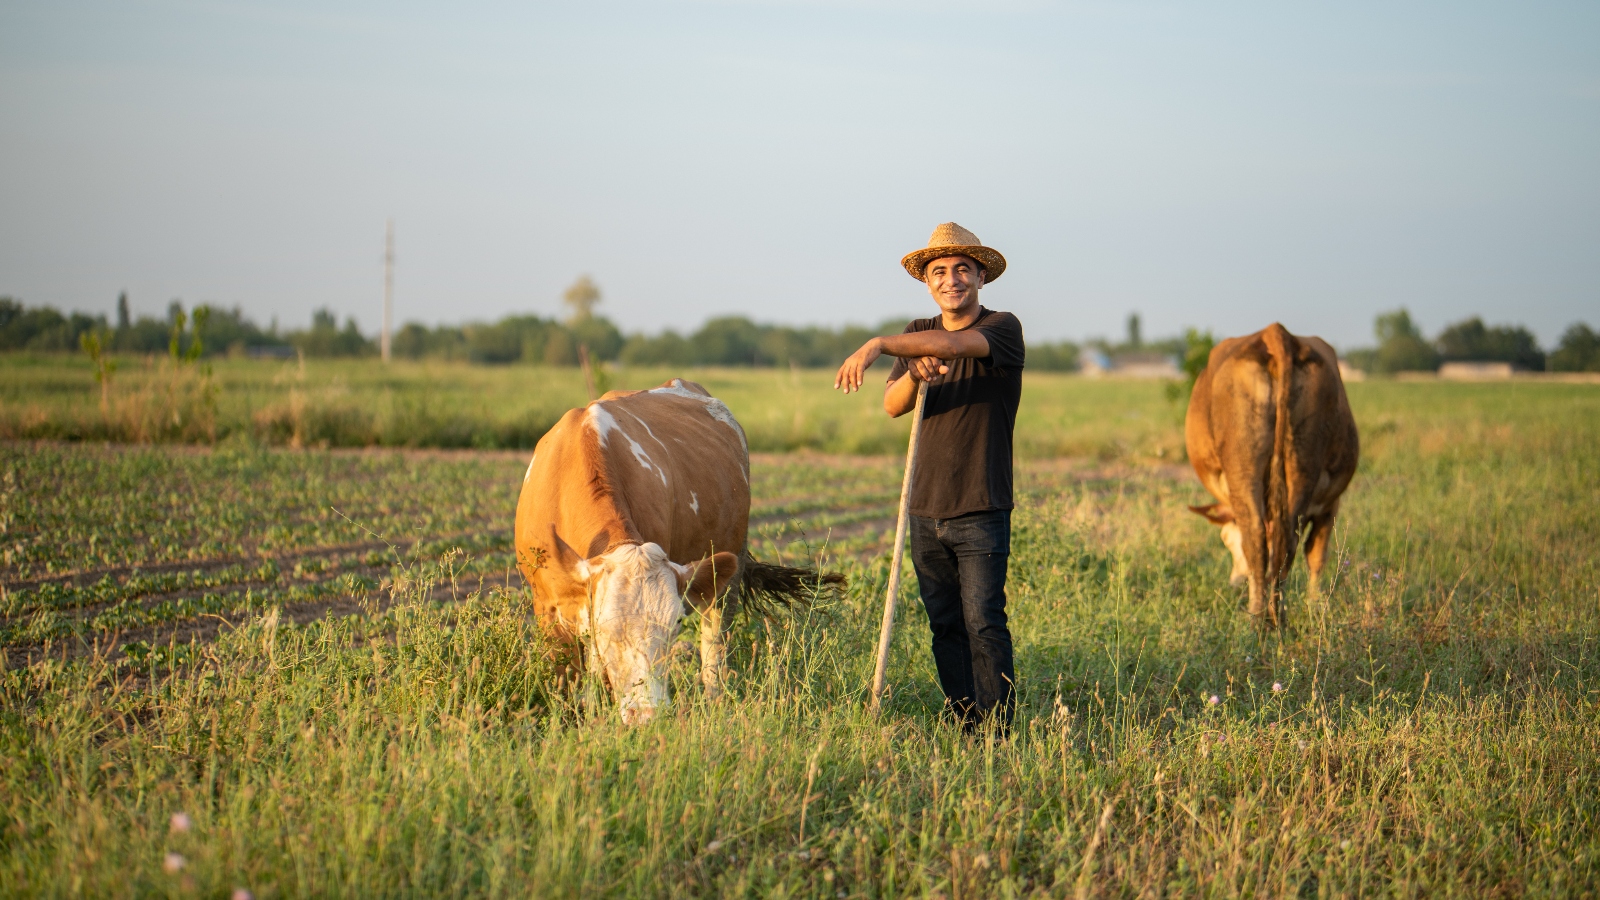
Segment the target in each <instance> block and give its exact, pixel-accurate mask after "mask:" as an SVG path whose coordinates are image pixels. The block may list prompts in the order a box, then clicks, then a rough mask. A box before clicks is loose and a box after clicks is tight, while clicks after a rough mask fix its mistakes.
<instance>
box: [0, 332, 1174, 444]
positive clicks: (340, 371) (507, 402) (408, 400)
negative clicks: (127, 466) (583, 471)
mask: <svg viewBox="0 0 1600 900" xmlns="http://www.w3.org/2000/svg"><path fill="white" fill-rule="evenodd" d="M123 363H124V365H123V366H122V369H121V371H119V372H118V373H117V374H116V376H115V379H114V381H113V387H112V390H111V391H110V393H109V397H110V401H109V405H110V409H111V411H112V412H111V414H110V415H107V414H106V413H105V412H103V411H102V410H101V408H100V405H99V400H100V396H101V393H100V389H99V387H98V386H97V385H96V382H95V380H94V369H93V366H92V365H91V364H90V362H89V360H88V359H78V358H71V357H59V356H28V355H22V354H8V355H0V438H12V439H40V438H45V439H57V440H112V441H125V442H136V443H138V442H179V443H206V442H210V441H214V440H229V439H232V440H238V439H245V440H250V441H255V442H259V443H264V444H267V445H270V446H288V447H477V448H494V447H506V448H510V447H515V448H521V449H527V448H531V447H533V445H534V444H535V443H537V442H538V440H539V438H540V437H541V436H542V435H543V434H544V432H545V431H546V430H548V429H549V428H550V427H551V426H552V425H554V424H555V422H556V421H557V420H558V419H559V418H560V417H561V415H562V414H563V413H565V412H566V411H567V410H568V409H571V408H573V407H576V406H581V405H583V403H584V402H585V401H586V400H587V394H586V392H585V388H584V383H583V376H582V374H581V373H580V372H579V371H578V370H576V369H571V368H551V367H536V366H521V365H517V366H499V367H488V366H473V365H468V364H466V363H440V362H421V363H419V362H407V361H396V362H394V363H392V364H390V365H389V366H387V367H385V366H384V365H382V364H381V363H378V362H375V361H373V360H353V361H352V360H291V361H288V362H277V361H266V360H219V361H216V362H215V363H214V372H215V374H214V376H213V377H214V381H213V382H211V386H212V388H213V389H214V393H213V394H212V395H210V402H211V406H210V407H208V409H209V410H210V413H209V418H208V419H207V422H208V423H209V425H208V427H207V428H206V429H203V430H195V429H188V430H178V431H173V430H170V429H169V430H161V429H151V428H147V427H136V426H134V425H133V424H132V422H133V421H134V420H135V419H137V420H139V421H143V420H144V419H143V418H141V417H140V416H131V415H130V411H131V410H133V409H134V408H135V407H136V406H140V405H141V404H143V406H149V405H150V404H149V403H148V402H147V401H145V400H141V399H139V398H150V397H162V396H165V394H163V393H162V390H163V388H162V387H161V386H162V381H161V370H160V369H159V367H158V366H157V365H156V364H155V363H151V362H148V361H143V360H132V359H130V360H123ZM162 365H165V363H162ZM874 371H876V372H879V374H880V375H882V374H884V373H886V371H887V369H886V368H885V367H883V366H879V367H877V369H875V370H874ZM833 374H834V373H833V371H832V370H821V369H666V368H635V367H627V368H618V369H615V370H612V371H611V372H609V373H608V376H609V379H610V381H611V383H612V386H613V387H615V388H618V389H623V390H634V389H639V388H648V387H654V386H655V385H658V384H661V383H662V382H664V381H666V380H668V379H670V378H674V377H685V378H690V379H693V380H696V381H699V382H701V383H702V384H704V385H705V386H706V387H707V388H708V389H710V390H711V392H712V393H713V394H715V395H716V396H718V397H720V398H721V399H722V400H724V401H725V402H726V403H727V404H728V405H729V407H730V408H731V409H732V410H733V412H734V415H736V416H737V417H738V418H739V421H740V422H741V423H742V424H743V425H744V427H745V431H746V432H747V434H748V435H749V439H750V447H751V449H752V450H755V451H758V452H762V451H765V452H788V451H793V450H818V451H823V452H828V453H853V454H894V453H900V452H903V451H904V447H905V440H906V435H907V428H908V424H907V422H906V420H905V419H903V418H902V419H899V420H892V419H889V418H888V417H887V416H885V415H884V414H883V409H882V406H881V404H880V402H879V400H878V397H877V396H876V392H875V391H868V392H867V395H866V396H856V395H851V396H845V395H843V394H839V393H837V392H835V391H834V390H833V389H832V388H833ZM1023 385H1024V401H1023V404H1022V411H1021V413H1020V415H1019V421H1018V432H1017V440H1018V451H1019V452H1020V453H1022V454H1023V455H1026V456H1035V457H1040V456H1057V455H1061V454H1072V455H1092V456H1098V457H1101V458H1106V459H1111V458H1120V457H1151V458H1158V459H1159V458H1166V459H1178V458H1181V457H1182V453H1183V448H1182V444H1183V439H1182V433H1181V424H1182V410H1181V409H1179V408H1178V407H1177V406H1176V405H1175V404H1173V403H1172V402H1170V401H1168V400H1166V399H1165V396H1164V392H1163V390H1162V386H1161V385H1160V384H1159V383H1140V382H1110V383H1106V384H1104V385H1101V386H1099V387H1098V388H1097V389H1096V390H1097V394H1096V397H1097V400H1096V402H1093V403H1089V404H1084V403H1083V402H1082V399H1083V398H1082V391H1083V381H1082V379H1079V378H1077V377H1075V376H1071V375H1063V374H1060V373H1049V372H1039V373H1028V374H1026V375H1025V376H1024V379H1023ZM1108 393H1109V394H1114V395H1115V398H1114V400H1115V402H1114V403H1112V402H1107V400H1108V399H1110V398H1108V397H1104V396H1100V395H1104V394H1108ZM185 396H187V395H185ZM143 406H141V407H140V408H143ZM141 416H142V414H141Z"/></svg>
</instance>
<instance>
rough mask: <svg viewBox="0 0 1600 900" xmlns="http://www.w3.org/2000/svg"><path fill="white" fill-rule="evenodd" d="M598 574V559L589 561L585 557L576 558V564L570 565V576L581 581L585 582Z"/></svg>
mask: <svg viewBox="0 0 1600 900" xmlns="http://www.w3.org/2000/svg"><path fill="white" fill-rule="evenodd" d="M599 574H600V562H599V561H595V562H589V561H588V560H587V559H580V560H578V562H577V565H574V566H573V567H572V577H574V578H576V579H578V580H579V581H582V582H587V581H588V580H589V579H591V578H593V577H594V576H596V575H599Z"/></svg>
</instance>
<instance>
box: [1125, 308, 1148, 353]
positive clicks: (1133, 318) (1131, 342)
mask: <svg viewBox="0 0 1600 900" xmlns="http://www.w3.org/2000/svg"><path fill="white" fill-rule="evenodd" d="M1140 325H1141V323H1140V322H1139V314H1138V313H1129V314H1128V349H1129V350H1138V349H1139V348H1141V347H1143V346H1144V335H1143V334H1142V333H1141V332H1142V331H1143V329H1142V328H1141V327H1140Z"/></svg>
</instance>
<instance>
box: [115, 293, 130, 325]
mask: <svg viewBox="0 0 1600 900" xmlns="http://www.w3.org/2000/svg"><path fill="white" fill-rule="evenodd" d="M132 326H133V316H132V314H131V313H130V312H129V311H128V292H127V291H123V292H122V293H120V294H118V295H117V330H118V331H127V330H128V329H129V328H131V327H132Z"/></svg>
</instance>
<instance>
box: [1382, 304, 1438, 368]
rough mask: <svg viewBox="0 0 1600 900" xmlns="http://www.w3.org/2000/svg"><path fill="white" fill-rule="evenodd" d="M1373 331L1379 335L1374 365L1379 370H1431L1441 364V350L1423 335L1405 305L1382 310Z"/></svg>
mask: <svg viewBox="0 0 1600 900" xmlns="http://www.w3.org/2000/svg"><path fill="white" fill-rule="evenodd" d="M1372 331H1373V334H1374V336H1376V337H1377V339H1378V352H1377V353H1376V354H1375V355H1374V357H1373V368H1374V369H1375V370H1376V371H1378V372H1431V371H1433V370H1435V369H1437V368H1439V353H1438V351H1436V350H1435V349H1434V348H1433V345H1432V344H1430V343H1428V342H1427V341H1426V340H1425V339H1423V337H1422V331H1421V329H1419V328H1417V326H1416V323H1414V322H1412V321H1411V313H1410V312H1408V311H1407V310H1406V309H1405V308H1404V307H1401V308H1400V309H1397V310H1395V311H1394V312H1389V313H1381V314H1379V316H1378V318H1377V320H1376V321H1375V322H1374V323H1373V326H1372Z"/></svg>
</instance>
